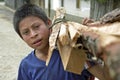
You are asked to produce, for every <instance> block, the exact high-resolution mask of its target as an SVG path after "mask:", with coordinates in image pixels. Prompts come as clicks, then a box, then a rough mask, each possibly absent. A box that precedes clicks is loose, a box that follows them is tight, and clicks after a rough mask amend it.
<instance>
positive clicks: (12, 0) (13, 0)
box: [5, 0, 25, 9]
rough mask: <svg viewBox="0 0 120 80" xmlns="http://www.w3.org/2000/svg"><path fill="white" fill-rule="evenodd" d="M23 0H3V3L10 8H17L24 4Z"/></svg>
mask: <svg viewBox="0 0 120 80" xmlns="http://www.w3.org/2000/svg"><path fill="white" fill-rule="evenodd" d="M24 1H25V0H5V5H6V6H8V7H10V8H12V9H17V8H19V7H20V6H22V5H23V4H24Z"/></svg>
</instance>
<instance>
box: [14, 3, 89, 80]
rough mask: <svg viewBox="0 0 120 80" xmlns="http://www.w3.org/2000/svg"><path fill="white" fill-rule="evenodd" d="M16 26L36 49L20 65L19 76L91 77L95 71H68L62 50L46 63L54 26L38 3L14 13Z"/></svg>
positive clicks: (50, 79)
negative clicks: (61, 53)
mask: <svg viewBox="0 0 120 80" xmlns="http://www.w3.org/2000/svg"><path fill="white" fill-rule="evenodd" d="M13 22H14V23H13V24H14V29H15V31H16V32H17V33H18V35H19V36H20V37H21V38H22V39H23V40H24V41H25V42H26V43H27V44H28V45H29V46H30V47H32V48H33V49H34V51H32V52H30V54H29V55H28V56H26V57H25V58H24V59H23V60H22V61H21V64H20V66H19V71H18V79H17V80H88V79H89V78H90V76H91V74H90V73H89V72H88V71H87V70H83V72H82V74H81V75H77V74H73V73H70V72H67V71H64V68H63V65H62V62H61V59H60V55H59V52H58V50H54V51H53V55H52V57H51V60H50V62H49V65H48V66H46V63H45V62H46V59H47V56H48V48H49V35H50V33H51V30H50V29H49V26H50V25H51V21H50V19H49V18H48V17H47V16H46V14H45V12H44V11H43V10H42V9H41V8H39V7H38V6H36V5H33V4H25V5H23V6H22V7H20V8H19V9H18V10H16V12H15V14H14V20H13Z"/></svg>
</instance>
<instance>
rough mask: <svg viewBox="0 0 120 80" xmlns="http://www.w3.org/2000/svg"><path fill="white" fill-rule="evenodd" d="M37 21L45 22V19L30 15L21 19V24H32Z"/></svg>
mask: <svg viewBox="0 0 120 80" xmlns="http://www.w3.org/2000/svg"><path fill="white" fill-rule="evenodd" d="M35 23H44V21H43V20H42V19H40V18H39V17H35V16H29V17H26V18H24V19H23V20H21V22H20V24H19V26H32V25H34V24H35Z"/></svg>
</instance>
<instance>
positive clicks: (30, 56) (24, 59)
mask: <svg viewBox="0 0 120 80" xmlns="http://www.w3.org/2000/svg"><path fill="white" fill-rule="evenodd" d="M33 58H34V51H31V52H30V53H29V54H28V55H27V56H26V57H24V58H23V59H22V61H21V63H20V65H21V66H23V65H26V64H28V63H30V62H31V60H32V59H33Z"/></svg>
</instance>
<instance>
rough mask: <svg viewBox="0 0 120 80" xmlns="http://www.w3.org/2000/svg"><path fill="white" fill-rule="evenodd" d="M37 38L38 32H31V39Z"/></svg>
mask: <svg viewBox="0 0 120 80" xmlns="http://www.w3.org/2000/svg"><path fill="white" fill-rule="evenodd" d="M36 36H37V32H35V31H33V30H31V37H32V38H33V37H36Z"/></svg>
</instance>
